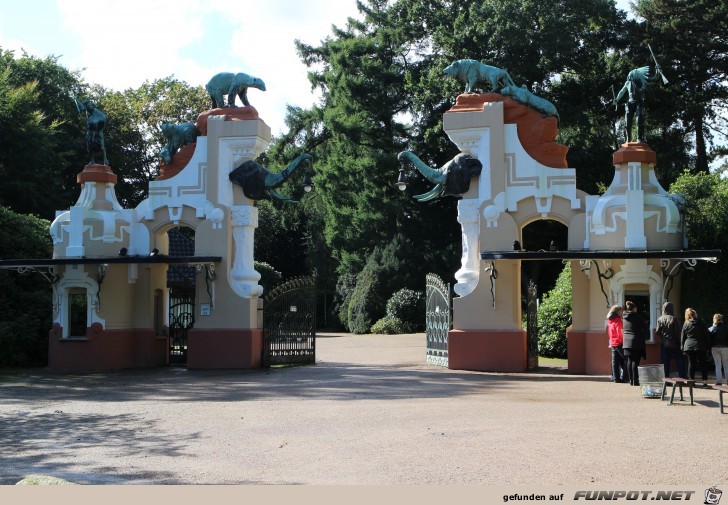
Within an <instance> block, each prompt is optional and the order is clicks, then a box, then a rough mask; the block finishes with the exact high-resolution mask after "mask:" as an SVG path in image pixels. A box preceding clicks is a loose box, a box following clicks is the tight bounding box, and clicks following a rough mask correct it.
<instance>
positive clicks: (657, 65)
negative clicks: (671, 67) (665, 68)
mask: <svg viewBox="0 0 728 505" xmlns="http://www.w3.org/2000/svg"><path fill="white" fill-rule="evenodd" d="M647 48H648V49H649V50H650V54H651V55H652V61H654V62H655V68H656V69H657V73H659V74H660V77H662V84H668V83H669V81H668V80H667V77H665V74H663V73H662V67H661V66H660V64H659V63H657V58H655V53H653V52H652V47H650V45H649V44H647Z"/></svg>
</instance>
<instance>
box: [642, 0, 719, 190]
mask: <svg viewBox="0 0 728 505" xmlns="http://www.w3.org/2000/svg"><path fill="white" fill-rule="evenodd" d="M634 11H635V13H636V14H637V16H639V18H641V19H642V22H641V25H640V27H641V30H639V31H638V32H637V33H636V39H635V40H634V42H633V43H634V45H635V46H637V47H639V48H640V51H639V53H640V55H641V57H642V59H643V61H644V60H646V61H650V55H649V51H648V49H647V44H648V43H651V45H652V48H653V49H654V51H655V52H656V55H657V57H658V58H659V60H660V64H661V66H662V68H663V71H664V72H665V74H666V75H667V76H668V78H669V81H670V83H669V84H668V85H667V86H666V87H665V88H664V89H661V90H660V91H659V94H658V97H657V99H658V101H657V104H658V106H657V107H655V108H654V109H653V110H650V113H652V114H654V113H656V112H657V113H658V114H659V111H660V109H662V110H663V111H668V114H667V118H662V121H661V123H662V127H663V128H664V129H668V128H670V129H675V130H676V131H677V132H680V133H682V134H683V136H691V137H692V145H688V146H686V147H688V148H690V147H693V148H694V149H695V158H694V166H695V170H697V171H703V172H707V171H708V166H709V164H710V162H711V161H712V160H713V159H714V158H715V156H716V155H717V154H718V153H719V152H722V151H721V150H719V144H720V143H724V142H725V139H726V135H727V134H726V127H728V122H727V121H726V100H728V37H726V33H728V4H726V2H715V1H712V0H637V1H636V2H635V3H634ZM644 64H645V63H643V65H644ZM650 65H652V63H651V62H650ZM715 135H718V139H717V142H716V139H715ZM675 140H677V139H675ZM653 147H660V148H662V146H653ZM665 147H667V146H665ZM657 151H658V154H659V152H660V150H659V149H657ZM660 161H661V160H660ZM684 166H685V165H683V167H684ZM681 169H682V168H681V167H675V172H674V174H673V176H674V177H676V176H677V175H678V174H679V171H680V170H681Z"/></svg>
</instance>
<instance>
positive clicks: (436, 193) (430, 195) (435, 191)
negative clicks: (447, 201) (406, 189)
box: [413, 184, 445, 202]
mask: <svg viewBox="0 0 728 505" xmlns="http://www.w3.org/2000/svg"><path fill="white" fill-rule="evenodd" d="M443 191H445V186H443V185H442V184H438V185H437V186H435V187H434V188H432V189H431V190H430V191H428V192H427V193H422V194H421V195H415V196H414V197H413V198H414V199H415V200H417V201H418V202H429V201H430V200H434V199H435V198H439V197H440V196H442V193H443Z"/></svg>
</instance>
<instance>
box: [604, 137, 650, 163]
mask: <svg viewBox="0 0 728 505" xmlns="http://www.w3.org/2000/svg"><path fill="white" fill-rule="evenodd" d="M612 159H613V163H614V164H615V165H621V164H623V163H630V162H638V163H646V164H648V165H654V164H655V163H657V153H655V151H653V150H652V148H651V147H650V146H649V145H648V144H645V143H644V142H627V143H625V144H622V147H620V148H619V151H617V152H615V153H614V156H613V158H612Z"/></svg>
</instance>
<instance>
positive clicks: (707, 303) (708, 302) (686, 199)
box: [670, 171, 728, 321]
mask: <svg viewBox="0 0 728 505" xmlns="http://www.w3.org/2000/svg"><path fill="white" fill-rule="evenodd" d="M670 193H673V194H678V195H680V196H681V199H680V200H679V207H680V210H681V212H682V214H683V218H684V221H685V228H686V235H687V238H688V245H689V248H690V249H720V250H722V251H724V253H725V251H727V250H728V179H726V177H725V175H724V174H723V175H721V174H719V173H705V172H701V173H696V174H692V173H690V172H688V171H685V172H684V173H683V174H682V175H681V176H680V177H679V178H678V179H677V180H676V181H675V183H674V184H673V185H672V186H670ZM681 285H682V291H681V296H682V306H683V307H692V308H694V309H696V310H697V311H698V314H699V315H700V317H701V318H702V319H704V320H706V321H707V320H710V317H711V316H712V315H713V314H715V313H720V314H725V313H726V312H728V303H726V297H725V292H726V286H728V263H727V262H726V260H725V259H722V260H721V261H719V262H718V263H715V264H713V263H706V262H702V261H700V262H698V264H697V265H696V267H695V270H694V271H690V270H686V271H684V273H683V280H682V284H681Z"/></svg>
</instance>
